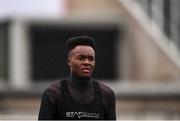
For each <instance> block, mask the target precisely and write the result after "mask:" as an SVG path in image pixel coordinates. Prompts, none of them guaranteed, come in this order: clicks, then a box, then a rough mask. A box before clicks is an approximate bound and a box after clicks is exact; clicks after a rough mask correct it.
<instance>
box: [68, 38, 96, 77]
mask: <svg viewBox="0 0 180 121" xmlns="http://www.w3.org/2000/svg"><path fill="white" fill-rule="evenodd" d="M67 49H68V65H69V67H70V71H71V73H75V74H76V75H78V76H80V77H90V76H91V75H92V73H93V70H94V67H95V51H94V49H95V40H94V39H93V38H92V37H89V36H76V37H72V38H70V39H68V40H67Z"/></svg>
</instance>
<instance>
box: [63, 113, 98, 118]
mask: <svg viewBox="0 0 180 121" xmlns="http://www.w3.org/2000/svg"><path fill="white" fill-rule="evenodd" d="M66 117H78V118H82V117H86V118H99V117H100V114H99V113H88V112H66Z"/></svg>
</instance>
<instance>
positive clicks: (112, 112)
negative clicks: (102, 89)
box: [105, 91, 116, 120]
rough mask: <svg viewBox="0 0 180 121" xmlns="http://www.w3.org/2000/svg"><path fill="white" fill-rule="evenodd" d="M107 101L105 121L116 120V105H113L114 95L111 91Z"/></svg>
mask: <svg viewBox="0 0 180 121" xmlns="http://www.w3.org/2000/svg"><path fill="white" fill-rule="evenodd" d="M108 97H109V98H108V100H107V110H106V117H105V118H106V119H107V120H116V108H115V107H116V103H115V94H114V92H113V91H111V93H110V94H109V96H108Z"/></svg>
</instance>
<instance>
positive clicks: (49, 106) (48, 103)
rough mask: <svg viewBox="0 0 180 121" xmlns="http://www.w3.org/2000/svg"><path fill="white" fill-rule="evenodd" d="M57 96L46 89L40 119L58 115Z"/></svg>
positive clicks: (51, 118)
mask: <svg viewBox="0 0 180 121" xmlns="http://www.w3.org/2000/svg"><path fill="white" fill-rule="evenodd" d="M56 100H57V99H56V97H55V95H53V94H52V93H51V92H50V91H49V90H46V91H45V92H44V93H43V95H42V98H41V105H40V110H39V116H38V120H53V119H54V118H55V115H56V102H57V101H56Z"/></svg>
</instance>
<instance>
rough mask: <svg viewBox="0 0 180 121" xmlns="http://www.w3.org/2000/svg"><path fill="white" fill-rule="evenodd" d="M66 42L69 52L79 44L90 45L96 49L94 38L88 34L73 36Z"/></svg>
mask: <svg viewBox="0 0 180 121" xmlns="http://www.w3.org/2000/svg"><path fill="white" fill-rule="evenodd" d="M66 44H67V51H68V52H69V51H70V50H72V49H73V48H75V47H76V46H78V45H88V46H91V47H92V48H93V49H95V40H94V38H93V37H90V36H86V35H82V36H75V37H71V38H69V39H68V40H67V43H66Z"/></svg>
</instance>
